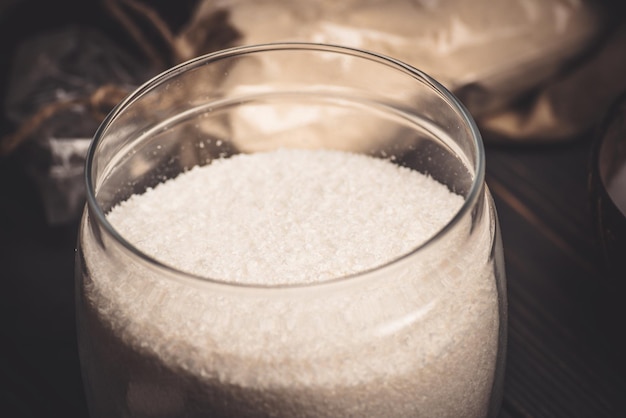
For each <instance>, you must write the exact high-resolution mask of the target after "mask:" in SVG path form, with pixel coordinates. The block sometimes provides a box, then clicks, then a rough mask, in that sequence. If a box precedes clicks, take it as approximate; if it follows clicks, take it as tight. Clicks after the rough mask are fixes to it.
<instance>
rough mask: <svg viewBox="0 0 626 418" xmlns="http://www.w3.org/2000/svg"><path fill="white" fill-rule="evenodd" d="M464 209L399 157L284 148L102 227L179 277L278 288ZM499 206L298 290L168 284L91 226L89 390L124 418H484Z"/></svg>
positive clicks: (128, 206)
mask: <svg viewBox="0 0 626 418" xmlns="http://www.w3.org/2000/svg"><path fill="white" fill-rule="evenodd" d="M462 204H463V198H462V197H460V196H458V195H456V194H454V193H451V192H450V191H449V190H448V189H447V188H446V187H445V186H443V185H442V184H440V183H438V182H436V181H434V180H433V179H431V178H430V177H428V176H425V175H422V174H420V173H418V172H416V171H412V170H409V169H406V168H401V167H398V166H396V165H394V164H393V163H391V162H388V161H384V160H380V159H375V158H372V157H367V156H363V155H357V154H350V153H345V152H339V151H311V150H278V151H271V152H266V153H258V154H249V155H244V154H241V155H236V156H233V157H231V158H228V159H223V160H217V161H214V162H213V163H211V164H209V165H207V166H204V167H196V168H193V169H191V170H189V171H188V172H186V173H184V174H181V175H180V176H179V177H177V178H176V179H172V180H169V181H167V182H165V183H162V184H160V185H158V186H157V187H155V188H154V189H150V190H148V191H147V192H145V193H144V194H142V195H135V196H133V197H131V198H130V199H128V200H127V201H125V202H123V203H121V204H120V205H118V206H117V207H114V208H113V209H112V211H111V212H110V213H109V214H108V220H109V221H110V222H111V224H112V225H113V226H114V228H115V229H116V230H117V231H118V232H119V233H120V234H121V235H122V236H123V237H124V238H125V239H126V240H128V241H129V242H130V243H132V244H133V245H135V246H136V247H137V248H139V249H140V250H141V251H143V252H145V253H146V254H148V255H149V256H151V257H154V258H155V259H157V260H159V261H160V262H162V263H164V264H167V265H170V266H174V267H175V268H177V269H179V270H182V271H186V272H190V273H193V274H195V275H200V276H203V277H209V278H213V279H216V280H220V281H226V282H236V283H245V284H260V285H276V284H281V285H284V284H305V283H314V282H320V281H324V280H327V279H332V278H337V277H342V276H345V275H350V274H354V273H358V272H362V271H364V270H368V269H374V268H376V267H379V266H381V265H383V264H385V263H388V262H389V261H392V260H394V259H397V258H398V257H400V256H402V255H405V254H407V253H408V252H410V251H411V250H413V249H415V248H416V247H418V246H419V245H420V244H421V243H423V242H424V241H426V240H427V239H429V238H430V237H432V236H433V235H434V234H435V233H436V232H437V231H439V230H440V229H441V228H442V227H443V226H444V225H445V224H446V223H447V222H449V221H450V219H451V218H452V217H453V216H454V214H455V213H457V212H458V210H459V208H460V207H461V205H462ZM488 212H489V211H488V210H485V213H483V214H482V216H480V215H479V216H478V219H482V221H481V222H478V224H477V225H475V226H474V230H473V231H472V233H471V234H470V233H469V231H470V225H469V219H468V220H467V222H465V223H461V224H460V225H459V226H458V228H457V229H456V231H455V232H454V233H453V234H452V236H449V239H451V241H450V242H449V243H446V244H445V246H443V247H437V248H435V250H436V251H431V253H430V254H428V257H408V258H404V259H402V260H400V261H398V262H396V263H394V264H392V265H389V266H387V267H384V268H379V269H376V270H374V271H372V272H370V273H369V275H366V276H365V277H361V278H358V279H349V280H348V281H344V282H339V283H334V284H330V285H326V286H322V287H319V286H313V287H305V288H302V289H289V290H287V291H285V289H282V290H281V289H247V290H245V289H243V290H242V289H232V288H231V289H227V290H226V289H224V286H221V285H215V284H212V283H201V284H196V285H190V284H189V283H187V282H184V281H182V282H181V281H176V280H168V279H166V278H164V277H162V275H161V277H160V276H158V275H157V274H155V273H154V270H152V269H151V268H150V267H149V266H147V265H146V264H145V263H142V262H138V261H136V260H133V258H132V257H128V254H127V253H126V252H124V251H122V250H120V252H119V254H117V253H116V252H115V247H114V246H106V245H105V247H109V248H108V249H107V250H103V249H102V247H101V246H99V245H96V241H95V240H94V239H93V237H91V238H90V236H89V234H88V232H87V229H84V230H83V249H82V250H83V254H84V259H85V263H86V267H87V268H86V271H87V273H86V277H85V280H84V284H83V286H84V289H83V292H84V294H85V295H86V298H85V301H86V304H87V306H88V308H89V309H88V310H89V312H91V314H89V315H86V317H88V318H89V325H88V327H89V331H88V332H89V333H91V334H92V336H91V338H92V340H93V347H94V348H93V351H94V352H96V353H97V352H98V350H101V352H102V353H105V354H101V355H100V356H99V355H98V354H93V356H94V359H93V360H92V361H93V363H94V364H93V365H92V366H91V367H93V368H95V369H98V368H100V369H101V370H100V372H94V376H96V377H94V378H93V379H94V380H98V379H100V381H99V383H98V382H96V383H94V386H96V387H97V386H98V385H101V386H102V388H103V392H107V393H109V392H115V390H118V391H120V394H118V395H117V396H118V397H122V398H123V399H125V403H126V406H125V408H126V411H127V413H128V415H129V416H135V415H136V416H174V415H176V416H178V415H180V416H194V417H195V416H240V417H241V416H246V417H248V416H275V417H300V416H302V417H309V416H310V417H330V416H332V417H340V416H341V417H351V416H354V417H367V416H377V417H394V416H407V417H409V416H411V417H414V416H428V417H430V416H438V417H439V416H450V417H460V416H484V415H485V414H486V408H487V406H488V401H489V394H490V391H491V386H492V382H493V375H494V368H495V357H496V353H497V340H498V300H497V292H496V286H495V278H494V268H493V265H492V261H491V259H490V257H489V253H490V249H491V245H492V238H491V236H492V232H493V230H492V228H493V219H492V218H491V216H490V214H489V213H488ZM350 280H352V281H354V283H350ZM251 290H252V291H251ZM96 347H97V348H96ZM88 363H89V362H88ZM96 363H97V364H96ZM98 374H100V375H101V377H99V378H98V377H97V375H98ZM107 376H108V377H107ZM121 376H123V377H121ZM120 382H125V384H120ZM120 386H121V387H120ZM112 387H117V389H112ZM111 396H114V395H111ZM112 403H114V402H112V401H107V400H106V399H103V400H102V401H101V404H102V405H103V406H102V408H103V409H105V410H106V408H107V407H109V406H110V404H112ZM104 405H106V406H104Z"/></svg>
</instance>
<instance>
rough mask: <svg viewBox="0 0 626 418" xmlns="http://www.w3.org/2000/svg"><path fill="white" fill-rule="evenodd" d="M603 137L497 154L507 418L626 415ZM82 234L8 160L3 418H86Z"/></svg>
mask: <svg viewBox="0 0 626 418" xmlns="http://www.w3.org/2000/svg"><path fill="white" fill-rule="evenodd" d="M591 141H592V138H591V137H588V138H583V139H581V140H577V141H572V142H569V143H564V144H558V145H542V146H521V147H519V146H516V147H507V146H500V145H493V144H487V147H486V148H487V183H488V185H489V187H490V189H491V191H492V193H493V196H494V199H495V202H496V206H497V209H498V212H499V218H500V223H501V228H502V235H503V242H504V251H505V259H506V271H507V280H508V298H509V324H508V329H509V334H508V336H509V340H508V357H507V368H506V378H505V387H504V401H503V405H502V410H501V414H500V415H501V416H502V417H624V416H626V413H625V411H626V409H625V408H624V403H623V402H624V401H623V400H622V398H623V397H624V396H625V395H626V378H625V373H624V372H625V368H624V360H623V357H624V351H623V346H622V347H621V348H620V346H619V345H618V343H619V341H620V340H619V339H618V338H616V337H619V336H620V334H622V335H623V334H624V325H623V323H624V319H625V318H624V317H619V318H613V319H611V318H610V317H609V316H608V315H606V311H607V309H606V308H607V307H610V306H612V305H611V304H610V300H612V299H611V296H615V294H614V292H612V287H611V286H610V285H609V284H608V282H607V281H606V274H605V273H604V268H603V263H602V258H601V254H600V252H599V250H598V246H597V240H596V238H595V235H594V227H593V219H592V216H591V212H590V209H589V208H590V205H589V194H588V187H587V180H588V168H589V155H590V147H591ZM75 236H76V224H75V223H70V224H68V225H64V226H61V227H50V226H48V225H47V224H46V222H45V220H44V216H43V212H42V208H41V204H40V202H39V200H38V194H37V192H36V190H35V189H34V187H33V185H32V183H31V182H30V181H29V180H28V177H27V176H26V175H25V174H24V173H23V170H21V167H20V166H19V164H18V162H17V161H14V159H12V158H7V159H4V160H0V333H1V342H2V343H1V344H0V415H1V416H5V417H52V416H55V417H60V416H63V417H83V416H86V409H85V401H84V398H83V394H82V388H81V380H80V369H79V364H78V358H77V348H76V340H75V328H74V307H73V275H74V247H75ZM620 296H621V295H620ZM613 299H617V298H613ZM6 411H9V413H8V414H7V413H6Z"/></svg>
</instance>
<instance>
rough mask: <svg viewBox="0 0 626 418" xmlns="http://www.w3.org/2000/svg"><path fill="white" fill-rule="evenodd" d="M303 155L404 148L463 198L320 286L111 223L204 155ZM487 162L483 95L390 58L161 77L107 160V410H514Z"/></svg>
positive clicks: (405, 156) (81, 305) (99, 337)
mask: <svg viewBox="0 0 626 418" xmlns="http://www.w3.org/2000/svg"><path fill="white" fill-rule="evenodd" d="M285 148H287V149H309V150H318V149H330V150H336V151H348V152H351V153H357V154H364V155H367V156H370V157H374V158H380V159H384V160H386V161H389V162H391V163H393V164H396V165H399V166H403V167H407V168H409V169H411V170H416V171H418V172H420V173H424V174H426V175H427V176H428V177H431V178H432V179H435V180H437V181H438V182H440V183H442V184H443V185H445V186H447V188H448V189H449V190H450V191H451V192H453V193H455V194H457V195H460V196H461V197H462V200H463V203H462V206H461V207H460V209H459V210H458V211H457V212H456V213H455V214H454V216H453V217H452V218H451V219H449V220H448V221H447V222H446V223H445V225H444V226H443V227H442V228H441V229H440V230H438V231H437V232H436V233H435V234H434V235H433V236H431V237H430V238H429V239H427V240H426V241H425V242H423V243H421V244H420V245H418V246H417V247H416V248H412V249H411V250H410V251H408V252H406V253H404V254H401V255H400V256H398V257H395V258H394V259H391V260H388V261H386V262H384V263H380V265H377V266H375V267H374V268H367V269H365V270H364V271H360V272H357V273H356V274H349V275H344V276H341V275H339V276H340V277H332V278H330V279H327V280H322V281H319V282H315V283H307V284H304V283H302V284H298V283H296V284H278V285H265V284H259V283H252V284H241V283H233V282H231V281H229V280H220V279H215V278H211V277H202V276H201V275H197V274H194V273H189V272H187V271H183V270H182V269H180V268H178V267H177V266H176V265H172V264H171V263H168V262H164V261H163V260H162V259H160V258H159V257H154V256H152V255H149V254H147V253H146V252H144V251H142V250H140V249H139V246H138V245H137V243H136V242H131V241H129V240H128V239H127V237H126V236H124V235H122V234H121V233H120V232H119V231H118V230H117V229H116V228H115V227H114V226H113V224H112V223H111V222H110V221H109V219H108V214H109V212H110V211H111V209H112V208H114V207H115V206H116V205H118V204H120V202H124V201H126V200H127V199H129V198H130V197H131V196H133V195H137V194H142V193H144V192H146V191H149V190H153V189H154V188H155V186H157V185H159V184H161V183H163V182H165V181H167V180H168V179H173V178H175V177H177V176H179V175H180V174H181V173H185V172H187V171H189V170H191V169H192V168H193V167H196V166H205V165H207V164H212V163H214V162H216V161H220V160H223V159H228V158H231V157H232V156H235V155H237V154H254V153H259V152H264V151H271V150H277V149H285ZM484 166H485V155H484V150H483V145H482V140H481V137H480V133H479V131H478V129H477V127H476V125H475V123H474V121H473V120H472V117H471V116H470V115H469V114H468V112H467V111H466V110H465V108H464V107H463V105H462V104H461V103H460V102H459V101H458V100H457V99H456V98H455V97H454V96H453V95H452V94H451V93H450V92H449V91H447V90H446V89H445V88H444V87H442V85H440V84H439V83H438V82H437V81H435V80H433V79H432V78H430V77H429V76H428V75H426V74H424V73H423V72H421V71H419V70H417V69H415V68H412V67H410V66H408V65H405V64H403V63H401V62H398V61H396V60H394V59H391V58H389V57H384V56H381V55H378V54H375V53H371V52H366V51H362V50H357V49H350V48H344V47H339V46H331V45H321V44H306V43H280V44H266V45H256V46H245V47H237V48H233V49H228V50H224V51H220V52H217V53H213V54H210V55H206V56H202V57H199V58H196V59H193V60H191V61H188V62H186V63H183V64H181V65H178V66H176V67H174V68H172V69H170V70H169V71H166V72H165V73H163V74H161V75H159V76H157V77H155V78H154V79H152V80H150V81H148V82H147V83H146V84H144V85H143V86H141V87H140V88H138V89H137V90H136V91H135V92H133V93H132V94H131V95H130V96H129V97H127V98H126V99H125V100H124V101H123V102H122V103H120V104H119V105H118V106H117V107H116V108H115V109H114V110H113V111H112V112H111V114H110V115H108V117H107V118H106V119H105V121H104V122H103V123H102V125H101V126H100V128H99V129H98V131H97V132H96V135H95V138H94V140H93V142H92V145H91V148H90V150H89V152H88V157H87V164H86V181H87V194H88V196H87V206H86V209H85V212H84V216H83V219H82V223H81V227H80V232H79V237H78V251H77V269H76V272H77V273H76V292H77V298H76V300H77V322H78V331H79V348H80V359H81V365H82V370H83V378H84V385H85V391H86V396H87V399H88V404H89V409H90V413H91V415H92V416H93V417H107V418H110V417H121V416H124V417H166V416H167V417H174V416H180V417H182V416H185V417H208V416H211V417H218V416H220V417H221V416H232V417H243V416H245V417H254V416H259V417H267V416H273V417H296V416H298V417H317V416H341V417H348V416H358V417H382V416H384V417H402V416H411V417H415V416H442V417H443V416H450V417H459V416H471V417H483V416H495V415H496V413H497V411H498V409H499V406H500V402H501V395H502V379H503V372H504V364H505V347H506V323H507V319H506V314H507V307H506V287H505V274H504V268H503V257H502V247H501V241H500V232H499V226H498V222H497V216H496V210H495V207H494V204H493V201H492V199H491V197H490V194H489V192H488V189H487V187H486V185H485V182H484V169H485V168H484ZM373 192H375V193H383V194H384V193H386V190H374V191H373ZM198 193H202V190H199V191H198ZM217 194H219V193H217ZM268 198H270V197H268ZM424 198H428V196H425V197H424ZM215 199H219V196H215ZM163 203H165V202H163ZM155 209H158V208H155ZM337 216H341V214H337ZM161 227H164V226H163V225H155V226H154V228H161ZM207 233H210V232H208V231H207ZM398 239H401V238H398ZM187 244H189V243H188V242H186V238H185V237H184V236H183V237H180V241H179V242H172V243H171V245H172V246H175V245H187ZM302 250H303V251H304V249H302ZM210 256H211V255H209V254H207V257H210Z"/></svg>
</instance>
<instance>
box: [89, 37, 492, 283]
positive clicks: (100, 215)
mask: <svg viewBox="0 0 626 418" xmlns="http://www.w3.org/2000/svg"><path fill="white" fill-rule="evenodd" d="M276 50H281V51H289V50H292V51H313V52H315V51H318V52H330V53H336V54H338V55H348V56H351V57H355V58H359V59H364V60H369V61H372V62H377V63H379V64H382V65H387V66H389V67H392V68H394V69H396V70H398V71H401V72H404V73H405V74H408V75H410V76H411V77H413V78H414V79H416V80H419V81H420V82H423V83H426V84H427V85H428V86H429V87H430V88H431V89H433V90H434V91H435V92H436V93H437V94H439V95H440V96H441V97H442V98H443V99H445V100H447V101H448V104H449V105H451V106H452V107H453V108H454V109H455V110H456V111H457V112H458V114H459V116H460V117H461V120H462V121H463V122H464V123H465V124H466V127H467V129H468V130H469V132H470V133H471V139H472V147H473V148H474V150H475V155H476V157H475V168H474V177H473V179H472V183H471V185H470V187H469V189H468V192H467V196H465V197H464V202H463V205H462V206H461V207H460V209H459V210H458V211H457V212H456V213H455V215H454V216H453V217H452V218H451V219H450V220H448V222H447V223H446V224H445V225H444V226H443V227H442V228H440V229H439V230H438V231H437V232H436V233H435V234H434V235H432V236H431V237H430V238H428V239H427V240H425V241H424V242H422V243H421V244H420V245H418V246H417V247H415V248H413V249H412V250H410V251H408V252H406V253H404V254H401V255H399V256H398V257H395V258H393V259H391V260H389V261H387V262H385V263H383V264H380V265H377V266H374V267H372V268H369V269H365V270H361V271H358V272H356V273H352V274H348V275H343V276H338V277H333V278H332V279H328V280H323V281H319V282H312V283H295V284H273V285H264V284H257V283H238V282H229V281H226V280H220V279H214V278H211V277H205V276H201V275H197V274H193V273H190V272H187V271H184V270H180V269H178V268H176V267H174V266H171V265H168V264H166V263H163V262H161V261H160V260H158V259H157V258H155V257H152V256H150V255H148V254H146V253H144V252H143V251H141V250H139V249H138V248H137V247H136V246H134V245H133V244H132V243H131V242H129V241H128V240H126V239H125V238H124V237H123V236H122V235H121V234H120V233H119V232H118V231H117V230H116V229H115V228H114V227H113V225H112V224H111V223H110V222H109V221H108V220H107V218H106V213H105V211H104V210H103V208H102V207H101V206H100V204H99V203H98V201H97V198H96V186H95V178H94V173H93V171H94V170H93V165H94V160H95V158H96V156H97V153H98V147H99V145H100V144H101V142H102V141H103V137H104V132H105V131H106V128H107V127H108V126H109V125H110V124H111V123H113V122H114V121H115V119H116V118H117V116H118V115H119V114H120V113H122V112H124V110H125V109H126V108H127V107H128V106H130V105H131V104H132V103H133V102H134V101H135V100H136V99H137V98H139V97H141V96H142V95H143V94H145V93H146V92H148V91H150V90H151V89H153V88H154V87H156V86H158V85H160V84H162V83H164V82H166V81H167V80H169V79H171V78H172V77H174V76H176V75H177V74H179V73H181V72H184V71H187V70H190V69H193V68H197V67H199V66H203V65H207V64H210V63H212V62H216V61H220V60H223V59H226V58H232V57H236V56H243V55H248V54H254V53H259V52H266V51H276ZM484 178H485V150H484V145H483V141H482V136H481V134H480V131H479V129H478V126H477V125H476V122H475V121H474V118H473V117H472V116H471V114H470V112H469V111H468V110H467V108H466V107H465V105H464V104H463V103H462V102H461V101H460V100H459V99H458V98H457V97H456V96H455V95H454V94H453V93H452V92H451V91H450V90H448V89H447V88H446V87H445V86H443V85H442V84H441V83H440V82H439V81H437V80H436V79H434V78H433V77H432V76H430V75H428V74H426V73H425V72H423V71H421V70H419V69H417V68H415V67H414V66H412V65H410V64H408V63H405V62H402V61H400V60H398V59H395V58H393V57H390V56H387V55H384V54H381V53H379V52H375V51H371V50H366V49H361V48H354V47H348V46H344V45H336V44H329V43H315V42H268V43H263V44H255V45H243V46H235V47H230V48H225V49H222V50H219V51H216V52H212V53H208V54H204V55H200V56H198V57H196V58H193V59H190V60H187V61H185V62H182V63H180V64H178V65H175V66H173V67H172V68H170V69H167V70H165V71H163V72H161V73H159V74H157V75H155V76H154V77H152V78H150V79H149V80H147V81H146V82H144V83H143V84H142V85H140V86H139V87H137V88H136V89H135V90H134V91H132V92H131V93H130V94H129V95H128V96H126V97H125V98H124V99H123V100H122V101H121V102H120V103H118V104H117V105H116V106H115V107H114V108H113V109H112V110H111V111H110V112H109V113H108V114H107V115H106V117H105V118H104V120H103V121H102V123H101V124H100V126H99V127H98V128H97V130H96V131H95V134H94V137H93V139H92V141H91V143H90V145H89V148H88V150H87V155H86V161H85V170H84V181H85V186H86V204H87V209H88V212H89V214H90V215H93V216H94V217H95V219H94V220H95V222H97V223H98V224H99V225H100V226H102V228H103V229H104V231H105V233H107V234H108V235H109V236H110V237H112V238H113V240H114V241H115V242H117V243H119V244H121V246H122V247H123V248H125V249H126V250H127V251H129V252H130V253H131V254H132V255H133V256H135V257H137V258H138V259H140V260H141V261H143V262H146V263H148V264H149V265H151V266H153V267H154V268H157V269H158V270H160V271H163V272H165V273H168V275H169V276H171V277H175V278H176V279H182V280H183V281H185V282H187V283H189V282H191V283H193V284H212V285H219V286H221V287H228V288H233V289H259V290H261V289H274V290H276V289H283V290H288V289H303V288H305V289H311V288H322V287H327V286H334V285H338V284H346V283H352V282H354V281H356V280H359V278H365V277H368V276H371V275H373V274H375V273H377V272H380V271H382V270H384V269H386V268H389V267H391V266H393V265H396V264H398V263H400V262H401V261H402V260H405V259H408V258H410V257H412V256H414V255H415V254H418V253H422V252H424V251H425V250H426V249H427V248H430V247H432V246H434V245H435V243H436V242H438V241H440V240H441V239H442V238H443V237H445V236H446V235H448V234H449V233H450V232H451V231H452V230H453V229H454V228H455V226H456V225H457V224H459V223H460V221H461V219H463V218H464V217H465V216H466V215H467V214H468V213H469V212H470V211H471V210H472V208H473V207H474V205H475V203H476V202H477V200H478V199H479V197H480V194H481V192H482V190H483V183H484Z"/></svg>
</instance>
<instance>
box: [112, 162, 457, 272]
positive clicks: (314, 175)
mask: <svg viewBox="0 0 626 418" xmlns="http://www.w3.org/2000/svg"><path fill="white" fill-rule="evenodd" d="M462 204H463V198H462V197H461V196H459V195H456V194H453V193H451V192H449V191H448V189H447V188H446V187H445V186H443V185H442V184H440V183H437V182H436V181H434V180H432V179H431V178H429V177H426V176H424V175H421V174H420V173H418V172H416V171H413V170H410V169H408V168H403V167H399V166H396V165H394V164H391V163H389V162H387V161H384V160H380V159H374V158H370V157H367V156H364V155H358V154H349V153H340V152H329V151H326V152H321V151H318V152H311V151H308V152H303V151H293V150H280V151H276V152H271V153H260V154H249V155H245V154H240V155H238V156H235V157H233V158H230V159H224V160H217V161H215V162H214V163H213V164H211V165H210V166H205V167H203V168H200V167H196V168H195V169H192V170H191V171H189V172H187V173H185V175H183V176H180V178H177V179H176V180H175V181H171V182H168V183H164V184H161V185H159V186H158V187H157V188H156V189H154V190H151V191H150V192H148V193H145V194H143V195H140V196H137V195H135V196H133V197H131V198H130V199H129V200H128V201H126V202H123V203H122V204H121V205H120V206H119V207H117V208H115V210H113V211H112V212H111V213H110V214H109V216H108V219H109V221H110V222H111V223H112V224H113V225H114V226H115V228H116V229H118V230H119V231H120V232H121V233H122V235H123V236H124V237H126V238H127V239H128V240H129V241H130V242H132V243H135V244H136V245H137V246H138V247H139V248H140V249H141V250H143V251H144V252H146V253H147V254H150V255H152V256H153V257H155V258H157V259H159V260H161V261H162V262H164V263H167V264H170V265H172V266H176V267H177V268H178V269H180V270H184V271H187V272H190V273H194V274H197V275H200V276H203V277H211V278H215V279H221V280H226V281H234V282H239V283H259V284H280V283H304V282H306V283H308V282H314V281H322V280H326V279H330V278H335V277H341V276H345V275H349V274H353V273H357V272H360V271H363V270H366V269H371V268H374V267H376V266H379V265H381V264H384V263H386V262H389V261H391V260H393V259H394V258H397V257H399V256H401V255H403V254H406V253H407V252H409V251H411V250H412V249H414V248H416V247H417V246H418V245H420V244H421V243H423V242H424V241H425V240H426V239H428V238H430V237H431V236H432V235H434V234H435V233H436V232H437V231H438V230H439V229H440V228H441V227H442V226H444V225H445V224H446V222H448V221H449V220H450V219H452V216H453V215H454V214H455V213H456V212H457V211H458V210H459V208H460V207H461V205H462ZM172 244H174V245H172Z"/></svg>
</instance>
